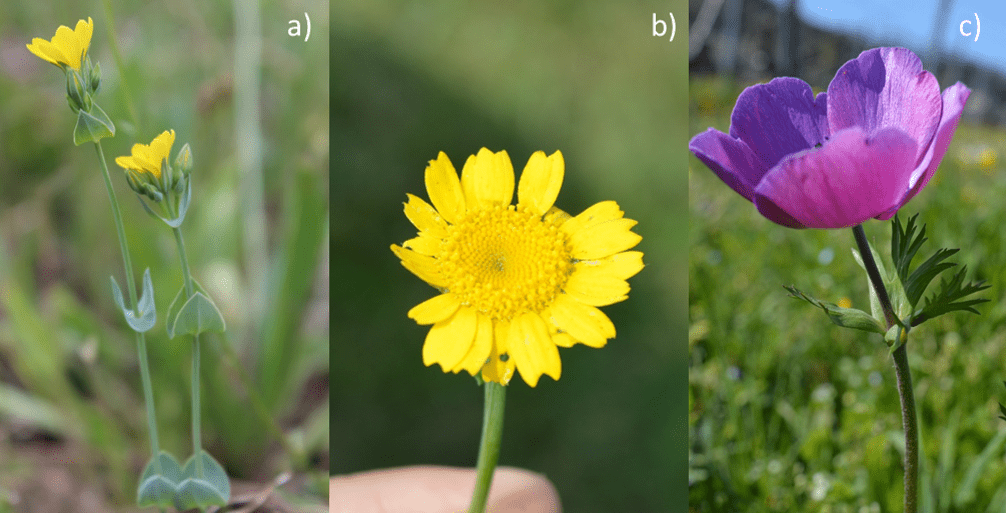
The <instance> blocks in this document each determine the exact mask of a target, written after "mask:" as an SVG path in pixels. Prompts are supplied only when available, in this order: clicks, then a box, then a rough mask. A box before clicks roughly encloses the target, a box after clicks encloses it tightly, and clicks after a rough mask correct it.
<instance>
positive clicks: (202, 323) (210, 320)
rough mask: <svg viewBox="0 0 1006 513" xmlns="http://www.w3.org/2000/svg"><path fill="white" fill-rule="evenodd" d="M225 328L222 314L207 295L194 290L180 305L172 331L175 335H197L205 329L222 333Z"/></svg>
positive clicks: (205, 330)
mask: <svg viewBox="0 0 1006 513" xmlns="http://www.w3.org/2000/svg"><path fill="white" fill-rule="evenodd" d="M226 330H227V324H226V323H225V322H224V316H223V315H222V314H221V313H220V310H219V309H218V308H217V305H215V304H214V303H213V300H212V299H210V298H209V296H205V295H203V293H202V292H195V293H193V294H192V296H191V297H189V299H188V300H187V301H185V303H184V304H183V305H182V308H181V309H180V310H179V311H178V315H177V316H176V317H175V322H174V326H173V327H172V333H173V334H174V335H175V336H177V335H198V334H200V333H203V332H207V331H216V332H218V333H223V332H224V331H226Z"/></svg>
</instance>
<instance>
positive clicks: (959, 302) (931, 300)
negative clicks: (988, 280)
mask: <svg viewBox="0 0 1006 513" xmlns="http://www.w3.org/2000/svg"><path fill="white" fill-rule="evenodd" d="M967 271H968V267H967V266H963V267H961V270H960V272H958V273H957V274H955V275H954V276H953V278H951V279H950V280H944V279H942V278H941V279H940V290H939V292H937V293H936V295H934V296H931V297H927V298H926V301H925V304H924V306H923V307H922V309H921V310H920V311H919V312H918V313H916V314H915V315H914V316H912V326H918V325H919V324H922V323H923V322H926V321H928V320H929V319H932V318H934V317H939V316H941V315H943V314H945V313H949V312H957V311H963V312H971V313H973V314H978V310H975V309H974V306H975V305H978V304H981V303H985V302H987V301H988V299H985V298H978V299H967V300H965V299H964V298H966V297H968V296H970V295H972V294H974V293H976V292H980V291H982V290H985V289H987V288H989V287H990V285H986V284H985V282H984V281H981V280H979V281H973V282H968V283H964V275H965V274H966V273H967Z"/></svg>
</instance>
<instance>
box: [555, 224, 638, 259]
mask: <svg viewBox="0 0 1006 513" xmlns="http://www.w3.org/2000/svg"><path fill="white" fill-rule="evenodd" d="M570 222H572V221H567V222H566V224H569V223H570ZM563 226H565V225H563ZM633 226H636V221H633V220H632V219H614V220H611V221H605V222H602V223H598V224H593V225H591V226H587V227H585V228H583V229H581V230H578V231H576V232H574V233H571V234H569V245H570V249H571V250H572V251H571V253H572V255H573V258H575V259H578V260H593V259H598V258H605V257H608V256H611V255H614V254H615V253H619V252H621V251H625V250H627V249H629V248H631V247H633V246H635V245H636V244H639V241H641V240H643V238H642V237H640V236H639V235H638V234H635V233H632V227H633Z"/></svg>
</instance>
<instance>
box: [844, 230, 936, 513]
mask: <svg viewBox="0 0 1006 513" xmlns="http://www.w3.org/2000/svg"><path fill="white" fill-rule="evenodd" d="M852 233H853V235H854V236H855V239H856V245H857V246H858V247H859V254H860V256H862V258H863V266H864V267H866V274H867V275H868V276H869V277H870V282H871V283H872V284H873V290H874V291H875V292H876V293H877V298H878V300H879V301H880V307H881V309H883V310H884V317H885V318H886V320H887V328H888V329H890V328H891V327H892V326H894V325H896V324H899V323H900V322H901V321H899V320H898V317H897V316H896V315H895V313H894V308H893V307H892V306H891V299H890V297H889V296H888V295H887V288H886V287H884V280H883V279H882V278H881V276H880V271H879V270H878V268H877V262H876V261H874V260H873V252H871V251H870V243H869V242H868V241H867V240H866V234H865V233H864V232H863V227H862V226H861V225H857V226H854V227H853V228H852ZM902 336H904V335H902ZM907 345H908V344H907V343H902V344H901V346H899V347H898V348H897V349H896V350H895V351H894V354H893V356H894V374H895V375H896V376H897V378H898V396H900V397H901V425H902V427H903V428H904V430H905V513H916V512H917V511H918V507H919V499H918V493H919V492H918V486H919V426H918V417H917V416H916V413H915V393H914V391H913V390H912V371H911V369H910V368H909V367H908V351H907V349H906V347H907Z"/></svg>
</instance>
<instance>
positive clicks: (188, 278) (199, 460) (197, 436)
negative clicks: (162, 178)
mask: <svg viewBox="0 0 1006 513" xmlns="http://www.w3.org/2000/svg"><path fill="white" fill-rule="evenodd" d="M172 231H173V232H174V234H175V243H176V244H177V245H178V258H180V259H181V261H182V276H183V278H184V279H185V296H186V297H192V293H193V291H194V288H195V287H193V285H192V273H191V271H189V259H188V257H187V256H186V255H185V240H184V239H182V230H181V229H180V228H173V229H172ZM199 356H200V347H199V335H198V334H196V335H193V336H192V454H193V455H194V456H195V458H196V476H197V477H199V478H202V477H203V456H202V454H203V447H202V433H201V431H200V416H201V412H202V410H201V409H200V406H199Z"/></svg>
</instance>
